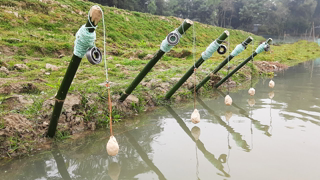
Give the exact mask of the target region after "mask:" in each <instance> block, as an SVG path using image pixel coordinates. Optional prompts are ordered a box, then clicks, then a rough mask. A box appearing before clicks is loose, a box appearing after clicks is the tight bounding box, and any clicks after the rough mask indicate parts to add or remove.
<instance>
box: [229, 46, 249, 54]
mask: <svg viewBox="0 0 320 180" xmlns="http://www.w3.org/2000/svg"><path fill="white" fill-rule="evenodd" d="M245 49H246V47H245V46H244V45H243V44H238V45H237V46H236V48H234V50H233V51H232V52H231V55H232V56H233V57H235V56H237V55H239V54H240V53H241V52H242V51H244V50H245Z"/></svg>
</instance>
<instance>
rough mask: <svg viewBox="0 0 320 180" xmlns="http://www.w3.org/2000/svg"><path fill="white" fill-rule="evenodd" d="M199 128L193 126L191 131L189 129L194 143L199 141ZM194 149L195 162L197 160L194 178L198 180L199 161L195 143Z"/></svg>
mask: <svg viewBox="0 0 320 180" xmlns="http://www.w3.org/2000/svg"><path fill="white" fill-rule="evenodd" d="M200 131H201V130H200V128H199V127H198V126H194V127H193V128H192V129H191V134H192V136H193V137H194V139H195V140H196V141H198V140H199V138H200ZM195 149H196V160H197V164H196V177H197V179H198V180H200V178H199V159H198V147H197V143H195Z"/></svg>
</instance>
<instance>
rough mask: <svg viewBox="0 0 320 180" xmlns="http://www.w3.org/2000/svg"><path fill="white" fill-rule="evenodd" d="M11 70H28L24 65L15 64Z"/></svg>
mask: <svg viewBox="0 0 320 180" xmlns="http://www.w3.org/2000/svg"><path fill="white" fill-rule="evenodd" d="M13 69H16V70H27V69H29V68H28V66H26V65H25V64H15V65H14V66H13Z"/></svg>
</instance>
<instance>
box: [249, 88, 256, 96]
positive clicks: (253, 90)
mask: <svg viewBox="0 0 320 180" xmlns="http://www.w3.org/2000/svg"><path fill="white" fill-rule="evenodd" d="M248 93H249V95H250V96H254V94H255V93H256V90H255V89H254V88H250V89H249V91H248Z"/></svg>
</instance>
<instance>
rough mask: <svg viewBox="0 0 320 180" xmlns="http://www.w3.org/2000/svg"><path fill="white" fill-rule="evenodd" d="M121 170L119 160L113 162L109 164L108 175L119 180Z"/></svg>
mask: <svg viewBox="0 0 320 180" xmlns="http://www.w3.org/2000/svg"><path fill="white" fill-rule="evenodd" d="M120 172H121V166H120V164H119V163H117V162H112V163H110V164H109V165H108V175H109V176H110V178H111V179H112V180H118V179H119V176H120Z"/></svg>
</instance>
